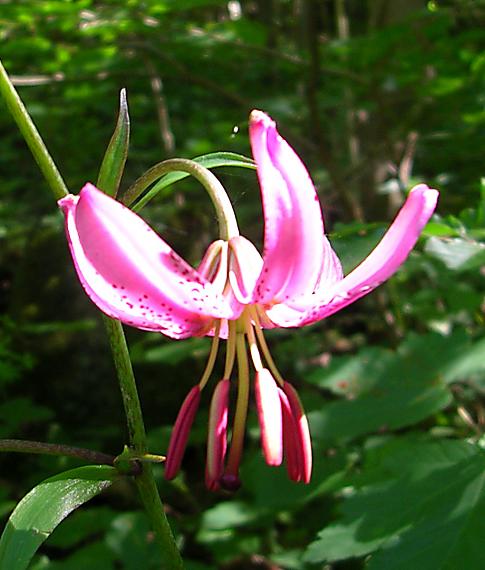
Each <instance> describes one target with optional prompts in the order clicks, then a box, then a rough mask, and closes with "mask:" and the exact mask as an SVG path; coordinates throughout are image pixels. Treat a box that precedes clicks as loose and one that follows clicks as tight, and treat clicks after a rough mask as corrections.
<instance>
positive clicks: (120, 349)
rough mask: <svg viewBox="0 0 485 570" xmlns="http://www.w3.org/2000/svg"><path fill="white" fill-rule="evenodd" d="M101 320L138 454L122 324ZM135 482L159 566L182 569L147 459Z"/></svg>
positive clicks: (142, 446)
mask: <svg viewBox="0 0 485 570" xmlns="http://www.w3.org/2000/svg"><path fill="white" fill-rule="evenodd" d="M103 320H104V324H105V327H106V331H107V333H108V338H109V342H110V346H111V352H112V355H113V361H114V364H115V368H116V373H117V376H118V382H119V384H120V389H121V396H122V398H123V405H124V407H125V414H126V419H127V423H128V433H129V438H130V444H131V447H132V449H133V450H134V452H135V453H136V454H137V455H138V454H139V455H140V456H142V455H144V454H145V453H146V433H145V425H144V422H143V415H142V411H141V406H140V399H139V398H138V391H137V389H136V383H135V376H134V374H133V367H132V365H131V360H130V355H129V353H128V346H127V344H126V339H125V334H124V332H123V327H122V326H121V323H120V322H119V321H115V320H113V319H110V318H109V317H106V316H104V317H103ZM135 483H136V486H137V488H138V492H139V493H140V497H141V499H142V501H143V505H144V507H145V510H146V513H147V515H148V518H149V520H150V522H151V525H152V528H153V530H154V531H155V536H156V539H157V542H158V544H159V546H160V548H161V551H162V552H163V562H162V564H163V566H162V567H163V568H166V569H167V570H179V569H180V570H182V569H183V562H182V558H181V556H180V552H179V551H178V548H177V545H176V543H175V539H174V536H173V534H172V529H171V528H170V525H169V524H168V520H167V517H166V515H165V511H164V509H163V505H162V502H161V500H160V495H159V494H158V489H157V486H156V483H155V480H154V478H153V472H152V468H151V465H149V464H147V463H144V464H143V465H142V471H141V473H140V474H139V475H137V476H136V477H135Z"/></svg>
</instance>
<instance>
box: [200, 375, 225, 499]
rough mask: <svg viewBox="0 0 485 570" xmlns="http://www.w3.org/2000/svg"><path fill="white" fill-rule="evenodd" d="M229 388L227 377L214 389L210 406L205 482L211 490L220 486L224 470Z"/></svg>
mask: <svg viewBox="0 0 485 570" xmlns="http://www.w3.org/2000/svg"><path fill="white" fill-rule="evenodd" d="M229 388H230V382H229V380H228V379H227V378H226V379H224V380H221V381H220V382H219V383H218V384H217V386H216V388H215V390H214V394H213V396H212V402H211V406H210V412H209V429H208V434H207V460H206V469H205V482H206V485H207V487H208V488H209V489H210V490H211V491H215V490H217V489H218V488H219V484H220V483H219V481H220V478H221V475H222V472H223V470H224V457H225V455H226V444H227V410H228V402H229Z"/></svg>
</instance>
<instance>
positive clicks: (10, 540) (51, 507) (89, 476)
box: [0, 465, 118, 570]
mask: <svg viewBox="0 0 485 570" xmlns="http://www.w3.org/2000/svg"><path fill="white" fill-rule="evenodd" d="M117 476H118V472H117V471H116V469H115V468H114V467H110V466H108V465H89V466H84V467H79V468H77V469H71V470H70V471H66V472H64V473H60V474H59V475H56V476H55V477H50V478H49V479H46V480H45V481H42V483H40V484H39V485H37V487H34V489H32V491H30V493H28V494H27V495H26V496H25V497H24V498H23V499H22V500H21V501H20V503H19V504H18V505H17V507H16V508H15V510H14V511H13V513H12V514H11V515H10V518H9V519H8V522H7V525H6V526H5V529H4V531H3V533H2V536H1V538H0V568H2V569H5V570H7V569H8V570H24V569H25V568H27V567H28V565H29V562H30V560H31V559H32V557H33V556H34V554H35V553H36V552H37V549H38V548H39V546H40V545H41V544H42V543H43V542H44V541H45V540H46V539H47V538H48V537H49V535H50V534H51V533H52V531H53V530H54V529H55V528H56V526H57V525H58V524H59V523H60V522H62V521H63V520H64V519H65V518H66V517H67V516H68V515H69V514H70V513H71V512H72V511H73V510H74V509H77V507H79V506H81V505H82V504H84V503H86V502H87V501H89V500H90V499H92V498H93V497H94V496H96V495H98V494H99V493H101V491H103V490H104V489H106V488H107V487H109V486H110V485H111V484H112V483H113V481H114V480H115V479H116V477H117Z"/></svg>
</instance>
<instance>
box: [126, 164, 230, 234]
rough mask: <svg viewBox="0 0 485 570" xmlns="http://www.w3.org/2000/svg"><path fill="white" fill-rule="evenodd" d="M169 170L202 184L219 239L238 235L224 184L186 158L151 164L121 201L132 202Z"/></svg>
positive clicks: (208, 171) (207, 170)
mask: <svg viewBox="0 0 485 570" xmlns="http://www.w3.org/2000/svg"><path fill="white" fill-rule="evenodd" d="M169 172H187V173H188V174H190V175H192V176H193V177H194V178H196V179H197V180H198V181H199V182H200V183H201V184H202V185H203V186H204V188H205V189H206V190H207V193H208V194H209V197H210V199H211V200H212V203H213V204H214V208H215V210H216V214H217V221H218V222H219V228H220V235H221V239H223V240H226V241H227V240H229V239H231V238H232V237H234V236H237V235H239V228H238V226H237V220H236V215H235V214H234V210H233V209H232V205H231V201H230V200H229V197H228V196H227V193H226V191H225V190H224V186H222V184H221V183H220V182H219V179H218V178H217V177H216V176H215V175H214V174H212V172H211V171H210V170H209V169H208V168H205V166H202V165H200V164H198V163H197V162H195V161H193V160H189V159H187V158H170V159H168V160H164V161H163V162H159V163H158V164H155V166H152V168H150V169H149V170H147V171H146V172H145V174H143V175H142V176H140V178H138V180H136V181H135V182H134V183H133V184H132V185H131V186H130V188H128V190H127V191H126V192H125V194H124V195H123V196H122V201H123V203H125V204H127V205H130V204H132V203H133V202H134V201H135V200H136V199H137V198H138V197H139V196H140V195H141V194H142V193H143V192H144V191H145V190H146V189H147V188H148V187H149V186H150V185H151V184H153V183H154V182H156V181H157V180H158V179H159V178H161V177H162V176H163V175H164V174H168V173H169Z"/></svg>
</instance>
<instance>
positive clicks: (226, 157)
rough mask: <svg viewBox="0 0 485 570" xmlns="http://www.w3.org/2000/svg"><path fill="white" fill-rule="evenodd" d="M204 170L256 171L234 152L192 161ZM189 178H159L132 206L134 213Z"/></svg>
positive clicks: (171, 174)
mask: <svg viewBox="0 0 485 570" xmlns="http://www.w3.org/2000/svg"><path fill="white" fill-rule="evenodd" d="M192 160H193V161H194V162H197V163H198V164H200V165H201V166H205V168H209V169H210V168H219V167H221V166H239V167H241V168H250V169H252V170H256V165H255V164H254V161H253V160H252V159H250V158H247V157H246V156H243V155H241V154H236V153H234V152H213V153H210V154H204V155H202V156H197V157H196V158H193V159H192ZM188 176H190V174H188V173H187V172H169V173H168V174H165V175H164V176H162V177H161V178H160V180H159V181H158V182H156V183H155V184H154V186H153V187H152V188H151V189H150V190H149V191H148V192H147V193H146V194H145V195H144V196H142V198H140V200H138V202H137V203H136V204H135V206H133V210H134V211H135V212H138V211H140V210H141V209H142V208H143V207H144V206H146V205H147V204H148V202H149V201H150V200H152V199H153V198H154V197H155V196H156V195H157V194H158V193H159V192H160V191H161V190H163V189H164V188H167V187H168V186H170V185H171V184H174V183H175V182H178V181H179V180H183V179H184V178H187V177H188Z"/></svg>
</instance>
